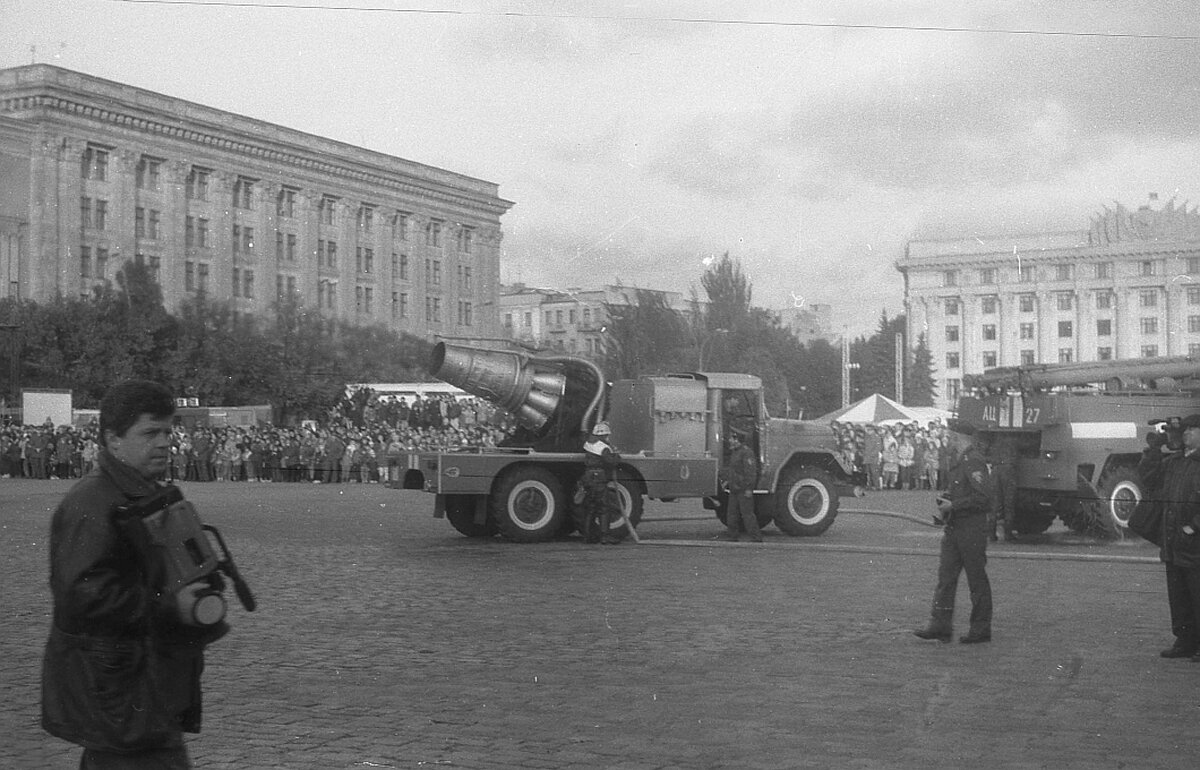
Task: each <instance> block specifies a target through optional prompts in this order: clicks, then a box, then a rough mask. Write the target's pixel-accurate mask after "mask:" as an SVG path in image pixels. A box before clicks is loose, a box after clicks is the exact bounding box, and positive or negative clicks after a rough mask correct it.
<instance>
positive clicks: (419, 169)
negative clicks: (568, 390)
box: [0, 64, 512, 337]
mask: <svg viewBox="0 0 1200 770" xmlns="http://www.w3.org/2000/svg"><path fill="white" fill-rule="evenodd" d="M511 206H512V204H511V203H510V202H509V201H506V200H503V199H502V198H500V197H499V188H498V186H497V185H496V184H494V183H492V182H485V181H481V180H479V179H474V178H471V177H468V176H464V175H462V174H457V173H454V172H452V171H446V170H444V169H440V168H434V167H431V166H425V165H422V164H420V163H415V162H413V161H409V160H405V159H403V158H398V157H394V156H391V155H385V154H382V153H378V152H374V151H371V150H366V149H363V148H360V147H355V146H352V145H348V144H343V143H341V142H336V141H333V140H331V139H325V138H322V137H318V136H313V135H311V134H306V133H303V132H300V131H296V130H293V129H290V128H285V127H282V126H277V125H273V124H270V123H266V122H263V121H260V120H255V119H253V118H248V117H244V116H241V115H236V114H233V113H229V112H223V111H221V110H218V109H214V108H212V107H206V106H202V105H199V104H194V103H192V102H187V101H184V100H181V99H176V98H173V97H170V96H164V95H162V94H157V93H153V92H150V91H145V90H142V89H139V88H135V87H133V86H129V85H123V84H121V83H115V82H112V81H108V80H102V79H100V78H95V77H91V76H89V75H85V74H82V73H79V72H74V71H71V70H65V69H62V68H59V67H54V66H50V65H45V64H34V65H29V66H25V67H16V68H12V69H6V70H0V281H2V284H0V297H14V298H21V299H30V300H35V301H45V300H48V299H50V298H53V297H55V296H58V295H66V296H69V295H87V294H89V293H90V292H91V291H92V290H93V288H94V287H96V286H98V285H102V284H105V283H106V282H110V281H112V279H113V278H114V276H115V274H116V272H117V271H118V270H119V269H120V268H121V266H122V265H123V264H124V263H125V262H126V261H127V260H130V259H132V260H135V261H139V262H142V263H144V264H145V265H147V266H148V267H149V269H150V270H151V272H152V273H153V274H154V275H155V276H156V277H157V279H158V282H159V284H160V286H161V287H162V290H163V298H164V301H165V304H166V306H167V308H168V309H171V310H173V309H176V308H177V307H178V306H179V305H180V303H181V302H183V301H184V300H185V299H186V298H188V297H191V296H196V295H199V294H204V295H206V296H208V297H210V298H212V299H214V300H218V301H222V302H225V301H227V302H229V303H230V304H231V306H232V308H233V309H234V310H235V311H236V312H239V313H248V314H261V313H265V312H268V311H269V310H271V308H273V307H274V306H275V305H276V304H277V303H278V302H280V301H281V300H284V299H289V298H290V299H295V300H297V301H299V302H300V303H301V304H303V305H304V306H306V307H309V308H319V309H320V312H321V313H323V314H325V315H327V316H328V317H329V318H331V319H333V318H336V319H341V320H345V321H348V322H350V323H354V324H359V325H370V324H379V325H383V326H386V327H388V328H390V329H392V330H394V331H397V332H407V333H410V334H416V335H420V336H433V335H444V336H456V337H494V336H495V335H496V334H498V332H499V301H498V299H499V290H500V283H499V262H500V257H499V251H500V239H501V227H500V217H501V216H502V215H503V214H504V213H505V212H506V211H507V210H508V209H509V208H510V207H511Z"/></svg>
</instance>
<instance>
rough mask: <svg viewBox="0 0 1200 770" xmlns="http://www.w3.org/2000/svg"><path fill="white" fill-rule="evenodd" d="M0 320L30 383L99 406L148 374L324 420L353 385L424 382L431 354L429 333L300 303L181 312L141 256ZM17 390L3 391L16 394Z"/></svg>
mask: <svg viewBox="0 0 1200 770" xmlns="http://www.w3.org/2000/svg"><path fill="white" fill-rule="evenodd" d="M0 326H7V327H9V333H10V334H12V335H15V340H13V342H15V345H9V346H5V347H6V348H7V350H5V356H6V357H9V358H11V357H13V356H14V355H15V356H16V357H17V360H18V364H19V371H18V372H17V379H18V380H19V383H20V387H24V388H60V389H66V388H69V389H70V390H71V391H72V393H73V395H74V397H75V403H76V406H77V407H80V408H94V407H96V406H97V405H98V404H99V401H100V399H101V398H102V397H103V395H104V391H105V390H106V389H107V388H108V387H109V386H110V385H111V384H112V383H113V382H116V381H118V380H121V379H124V378H129V377H143V378H147V379H152V380H157V381H159V382H162V383H164V384H165V385H167V387H169V388H171V390H172V392H174V393H177V394H179V395H181V396H188V397H195V398H198V399H200V402H201V403H204V404H222V405H238V404H271V405H272V406H274V407H275V408H276V411H277V414H278V416H279V418H280V419H281V420H283V421H290V420H293V419H299V418H305V417H313V416H324V414H325V413H326V412H327V411H328V410H329V409H330V408H331V407H333V406H335V405H336V404H338V403H339V401H340V400H341V399H342V397H343V394H344V389H345V384H346V383H347V382H364V381H365V382H404V381H411V380H422V379H426V376H425V373H424V363H425V362H426V361H428V358H429V344H428V343H427V342H425V341H423V340H421V339H418V338H415V337H411V336H407V335H405V336H399V335H396V334H392V333H391V332H388V331H385V330H383V329H380V328H377V327H355V326H351V325H349V324H344V323H337V322H331V321H330V320H328V319H325V318H322V317H321V316H320V314H318V313H314V312H311V311H307V310H305V309H304V308H303V307H301V306H298V305H295V304H284V305H281V306H280V307H278V308H277V310H276V313H275V314H274V317H270V318H258V317H253V316H247V315H245V314H238V313H235V312H233V311H232V310H231V309H230V308H229V307H228V306H227V305H226V304H223V303H219V302H215V301H213V300H211V299H208V298H205V297H203V296H200V297H196V298H193V299H190V300H188V301H187V302H185V303H184V304H183V305H182V307H181V308H180V310H179V312H178V313H177V314H175V315H172V314H170V313H168V312H167V311H166V309H165V308H164V306H163V298H162V290H161V289H160V287H159V286H158V284H157V283H156V282H155V281H154V279H153V278H152V277H151V276H150V274H149V273H148V271H147V270H146V269H145V268H144V267H143V266H141V265H138V264H137V263H135V262H132V261H130V262H127V263H126V264H125V265H124V266H123V267H122V269H121V270H120V272H119V273H118V274H117V276H116V282H115V285H114V286H111V287H105V288H101V289H97V290H96V291H95V293H94V294H93V295H91V296H89V297H86V298H75V297H70V298H66V297H59V298H58V299H56V300H54V301H53V302H49V303H45V304H39V303H35V302H29V301H12V300H3V301H0ZM6 363H10V362H8V361H6ZM7 371H10V370H9V369H8V368H5V369H0V378H2V377H3V373H4V372H7ZM7 379H10V380H11V379H13V377H11V376H10V377H8V378H7ZM12 388H13V385H12V384H11V383H10V384H9V385H8V387H6V388H5V393H6V394H7V395H8V397H9V399H10V400H13V401H15V399H13V398H12V397H13V395H14V394H13V393H12V392H11V391H12Z"/></svg>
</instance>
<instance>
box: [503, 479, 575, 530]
mask: <svg viewBox="0 0 1200 770" xmlns="http://www.w3.org/2000/svg"><path fill="white" fill-rule="evenodd" d="M566 516H567V500H566V496H565V495H564V494H563V488H562V483H561V482H559V480H558V478H557V477H556V476H555V475H554V474H553V473H551V472H550V471H548V470H546V469H545V468H540V467H538V466H536V465H519V466H517V467H516V468H513V469H511V470H509V471H506V472H505V473H504V475H502V476H501V477H500V479H499V481H497V483H496V487H495V489H494V490H493V491H492V501H491V516H490V517H489V518H491V519H492V520H494V521H495V523H496V528H497V529H498V530H499V531H500V534H501V535H503V536H504V537H505V538H507V539H509V540H513V541H516V542H518V543H540V542H543V541H546V540H550V539H553V538H554V537H555V536H557V535H558V532H559V530H561V529H562V525H563V521H564V520H565V519H566Z"/></svg>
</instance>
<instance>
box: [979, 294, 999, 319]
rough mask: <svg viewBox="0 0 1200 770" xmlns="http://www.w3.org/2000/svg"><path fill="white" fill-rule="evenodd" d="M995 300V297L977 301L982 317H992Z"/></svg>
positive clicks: (994, 310) (994, 309)
mask: <svg viewBox="0 0 1200 770" xmlns="http://www.w3.org/2000/svg"><path fill="white" fill-rule="evenodd" d="M997 304H998V303H997V300H996V298H995V297H984V298H983V299H981V300H980V301H979V307H980V310H981V311H982V312H983V314H984V315H992V314H994V313H995V312H996V305H997Z"/></svg>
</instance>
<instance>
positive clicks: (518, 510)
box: [508, 479, 554, 532]
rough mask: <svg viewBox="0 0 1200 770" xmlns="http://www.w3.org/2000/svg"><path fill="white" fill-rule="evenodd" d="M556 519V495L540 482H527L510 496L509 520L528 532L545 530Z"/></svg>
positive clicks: (520, 485)
mask: <svg viewBox="0 0 1200 770" xmlns="http://www.w3.org/2000/svg"><path fill="white" fill-rule="evenodd" d="M553 518H554V494H553V493H552V492H551V491H550V487H548V486H546V485H545V484H543V483H542V482H540V481H535V480H532V479H530V480H526V481H522V482H520V483H519V484H517V485H516V486H514V487H513V489H512V492H510V493H509V495H508V519H509V521H511V522H512V523H513V524H515V525H516V526H517V527H520V528H521V529H523V530H526V531H528V532H537V531H538V530H540V529H543V528H545V527H546V526H547V525H548V524H549V523H550V520H551V519H553Z"/></svg>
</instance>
